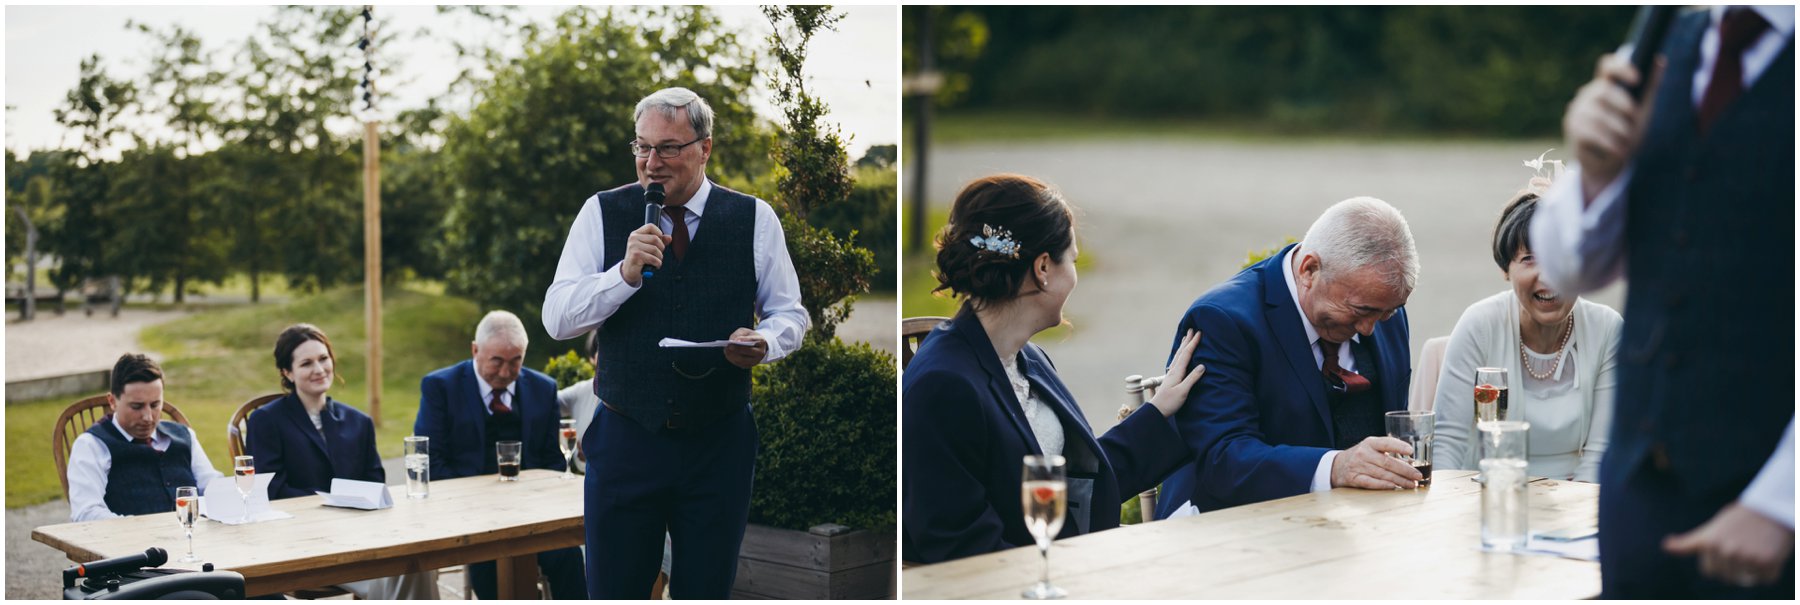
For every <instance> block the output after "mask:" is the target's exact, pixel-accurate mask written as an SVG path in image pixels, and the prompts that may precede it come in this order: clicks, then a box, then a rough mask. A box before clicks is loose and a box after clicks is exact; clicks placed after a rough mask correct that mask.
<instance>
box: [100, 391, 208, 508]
mask: <svg viewBox="0 0 1800 605" xmlns="http://www.w3.org/2000/svg"><path fill="white" fill-rule="evenodd" d="M108 424H110V425H112V428H113V430H115V431H118V432H119V434H120V435H123V436H124V437H125V440H126V441H130V440H131V434H130V433H127V432H125V428H124V427H121V426H119V419H118V418H116V417H115V418H113V419H112V421H111V422H109V423H108ZM181 428H183V429H186V430H187V432H188V441H190V442H192V443H193V444H194V445H193V447H192V448H190V449H191V450H192V454H193V455H192V456H190V457H189V458H188V467H189V468H190V469H191V470H192V471H193V473H194V483H195V484H196V485H195V487H199V488H200V491H201V492H202V493H204V492H205V491H206V484H207V483H210V482H211V481H212V480H213V479H217V478H219V477H223V476H225V474H224V473H221V472H219V471H218V470H217V469H214V468H213V466H212V461H210V460H207V459H206V450H204V449H202V448H201V447H200V438H199V437H195V436H194V429H191V428H188V427H181ZM171 443H174V440H173V439H170V438H169V436H168V435H164V434H162V432H161V431H157V432H156V433H155V435H154V436H153V437H151V439H150V447H153V448H156V451H159V452H162V451H168V449H169V444H171ZM111 472H112V450H109V449H106V444H104V443H101V442H100V440H99V439H96V438H94V436H93V435H89V434H87V433H85V432H84V433H82V434H81V435H80V436H77V437H76V438H75V443H74V444H73V445H72V446H70V448H69V520H70V521H73V522H76V523H80V522H82V521H93V520H96V519H111V518H114V517H121V516H124V515H118V514H114V513H113V512H112V509H109V508H107V507H106V477H107V475H108V474H109V473H111Z"/></svg>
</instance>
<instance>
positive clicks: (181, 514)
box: [175, 487, 200, 563]
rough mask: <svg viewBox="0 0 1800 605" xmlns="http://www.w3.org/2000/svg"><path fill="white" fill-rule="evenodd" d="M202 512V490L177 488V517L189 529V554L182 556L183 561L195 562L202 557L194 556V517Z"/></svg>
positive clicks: (183, 526) (185, 528)
mask: <svg viewBox="0 0 1800 605" xmlns="http://www.w3.org/2000/svg"><path fill="white" fill-rule="evenodd" d="M199 514H200V490H199V489H198V488H194V487H177V488H175V519H176V520H178V521H180V522H181V528H182V529H184V530H186V531H187V543H188V551H187V556H185V557H182V558H181V562H183V563H194V562H198V561H199V560H200V557H196V556H194V517H196V516H198V515H199Z"/></svg>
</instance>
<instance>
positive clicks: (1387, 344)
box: [1157, 197, 1424, 518]
mask: <svg viewBox="0 0 1800 605" xmlns="http://www.w3.org/2000/svg"><path fill="white" fill-rule="evenodd" d="M1418 274H1419V261H1418V253H1417V252H1416V251H1415V249H1414V247H1413V239H1412V233H1411V231H1409V230H1408V228H1407V225H1406V219H1405V218H1402V217H1401V216H1400V211H1398V210H1395V209H1394V207H1393V206H1389V205H1388V204H1387V203H1386V202H1383V201H1381V200H1378V199H1374V198H1368V197H1358V198H1351V199H1348V200H1344V201H1342V202H1338V203H1337V204H1336V205H1333V206H1332V207H1331V208H1329V209H1327V210H1326V211H1325V213H1324V214H1323V215H1321V216H1320V217H1319V218H1318V220H1316V221H1314V222H1313V224H1312V227H1311V228H1310V229H1308V230H1307V232H1306V239H1305V240H1304V241H1302V242H1300V243H1299V244H1294V245H1290V246H1288V247H1287V248H1285V249H1283V250H1282V251H1281V253H1280V254H1276V255H1274V256H1272V257H1269V258H1268V259H1266V260H1263V261H1262V262H1259V263H1257V264H1255V265H1252V266H1250V267H1249V268H1247V269H1245V270H1243V271H1242V272H1239V273H1238V274H1237V275H1236V276H1235V277H1232V278H1231V279H1230V280H1229V281H1227V282H1225V283H1224V284H1221V285H1219V286H1217V287H1214V288H1213V289H1212V290H1210V291H1208V292H1207V293H1205V294H1203V295H1201V296H1200V298H1199V299H1197V300H1195V301H1194V304H1193V305H1192V306H1190V307H1189V308H1188V310H1187V314H1186V315H1185V316H1183V317H1182V318H1181V322H1180V324H1179V325H1177V326H1176V328H1175V335H1176V338H1175V345H1176V346H1179V345H1180V344H1181V335H1183V334H1187V333H1188V332H1189V331H1190V330H1199V331H1200V332H1203V333H1205V334H1206V339H1205V340H1204V341H1201V343H1200V347H1199V349H1198V350H1196V351H1195V352H1194V355H1193V360H1192V362H1191V363H1192V364H1195V365H1198V364H1204V365H1205V366H1206V375H1205V376H1204V377H1202V378H1201V379H1200V384H1199V386H1196V387H1195V388H1194V389H1193V391H1191V392H1190V393H1189V394H1188V402H1187V405H1185V406H1183V407H1182V409H1181V411H1180V412H1178V413H1177V414H1176V415H1175V418H1174V419H1175V425H1176V427H1177V429H1178V430H1179V431H1180V432H1181V436H1182V438H1183V439H1185V440H1186V441H1187V443H1188V446H1189V447H1191V448H1192V449H1193V451H1194V452H1195V453H1196V455H1197V459H1196V461H1195V462H1194V463H1192V464H1189V465H1188V466H1186V467H1184V468H1182V469H1181V470H1178V471H1176V472H1175V474H1174V475H1172V476H1170V477H1169V478H1168V479H1167V480H1166V481H1165V482H1164V484H1163V496H1162V499H1161V502H1160V504H1159V505H1158V507H1157V508H1158V510H1157V516H1158V517H1159V518H1161V517H1168V516H1170V515H1172V514H1175V513H1176V512H1177V511H1181V512H1182V513H1183V514H1186V513H1189V512H1206V511H1211V510H1217V509H1221V508H1226V507H1230V506H1238V505H1243V504H1251V503H1255V502H1262V501H1265V500H1273V499H1276V498H1283V497H1287V496H1295V495H1299V494H1304V493H1307V492H1309V491H1322V490H1328V489H1331V488H1334V487H1346V486H1348V487H1358V488H1363V489H1392V488H1397V487H1399V488H1411V487H1413V486H1414V485H1415V483H1416V482H1418V481H1420V480H1421V479H1424V476H1423V475H1422V474H1420V473H1419V472H1418V471H1417V470H1414V469H1413V467H1412V466H1411V465H1410V464H1408V463H1406V462H1403V461H1400V460H1398V459H1395V458H1392V457H1389V456H1388V455H1387V454H1390V453H1393V454H1402V455H1407V454H1411V453H1412V451H1411V447H1410V446H1408V445H1407V444H1406V443H1403V442H1401V441H1399V440H1397V439H1392V438H1389V437H1387V436H1385V435H1386V433H1387V430H1386V427H1385V425H1384V423H1383V415H1384V414H1385V413H1386V412H1388V411H1393V410H1401V409H1405V408H1406V392H1407V384H1408V382H1410V380H1411V377H1412V362H1411V357H1410V355H1409V353H1408V349H1407V327H1406V311H1405V309H1404V308H1403V307H1404V305H1405V304H1406V298H1407V297H1408V296H1410V295H1411V294H1412V290H1413V284H1414V282H1415V281H1416V280H1417V278H1418Z"/></svg>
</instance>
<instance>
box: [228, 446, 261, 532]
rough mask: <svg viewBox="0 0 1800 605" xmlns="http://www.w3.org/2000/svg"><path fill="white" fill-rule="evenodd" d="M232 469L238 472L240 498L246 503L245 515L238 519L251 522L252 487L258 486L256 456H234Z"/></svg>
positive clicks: (242, 521)
mask: <svg viewBox="0 0 1800 605" xmlns="http://www.w3.org/2000/svg"><path fill="white" fill-rule="evenodd" d="M231 470H232V472H234V473H237V492H238V500H240V501H242V502H243V503H244V510H243V516H242V517H240V518H239V519H238V522H239V523H248V522H250V488H252V487H256V457H254V456H235V457H232V459H231Z"/></svg>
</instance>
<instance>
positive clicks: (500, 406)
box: [488, 389, 512, 416]
mask: <svg viewBox="0 0 1800 605" xmlns="http://www.w3.org/2000/svg"><path fill="white" fill-rule="evenodd" d="M505 392H506V391H502V390H500V389H494V400H493V402H491V403H489V404H488V410H490V411H492V412H493V413H494V415H495V416H499V415H501V414H511V413H512V408H510V407H506V402H505V401H501V400H500V394H501V393H505Z"/></svg>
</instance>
